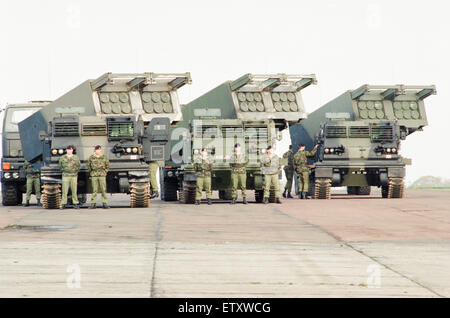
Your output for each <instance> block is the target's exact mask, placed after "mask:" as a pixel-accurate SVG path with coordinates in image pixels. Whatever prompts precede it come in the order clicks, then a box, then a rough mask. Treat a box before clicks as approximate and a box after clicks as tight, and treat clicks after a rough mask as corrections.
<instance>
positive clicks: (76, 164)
mask: <svg viewBox="0 0 450 318" xmlns="http://www.w3.org/2000/svg"><path fill="white" fill-rule="evenodd" d="M58 165H59V169H61V171H62V174H63V177H64V176H66V177H74V176H77V175H78V171H80V168H81V163H80V159H78V156H77V155H72V157H69V156H68V155H64V156H62V157H61V158H59V163H58Z"/></svg>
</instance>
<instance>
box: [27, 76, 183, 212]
mask: <svg viewBox="0 0 450 318" xmlns="http://www.w3.org/2000/svg"><path fill="white" fill-rule="evenodd" d="M187 83H191V77H190V74H189V73H182V74H159V73H139V74H114V73H106V74H104V75H103V76H101V77H99V78H98V79H95V80H87V81H85V82H83V83H82V84H80V85H79V86H77V87H75V88H74V89H72V90H71V91H69V92H68V93H66V94H64V95H63V96H61V97H60V98H58V99H57V100H55V101H54V102H52V103H50V104H49V105H47V106H46V107H44V108H42V109H41V110H40V111H38V112H36V113H35V114H33V115H32V116H30V117H29V118H27V119H25V120H24V121H21V122H20V123H19V131H20V138H21V141H22V145H23V149H24V151H23V153H24V157H25V159H27V160H28V161H30V162H32V163H34V164H36V165H38V164H40V165H41V167H42V172H41V180H42V184H43V191H42V204H43V206H44V208H47V209H51V208H59V207H60V205H61V178H62V176H61V171H60V169H59V167H58V161H59V159H60V157H61V156H62V155H64V154H65V149H66V147H67V146H68V145H73V146H74V147H75V154H77V155H78V157H79V158H80V161H81V170H80V172H79V174H78V193H79V196H80V201H81V202H82V203H83V202H85V201H86V194H87V193H91V192H92V189H91V183H90V182H88V181H89V173H88V171H87V161H88V159H89V156H91V155H92V154H93V149H94V146H95V145H100V146H102V148H103V152H104V154H105V155H106V156H107V157H108V158H109V160H110V169H109V172H108V175H107V177H106V178H107V192H108V193H127V194H130V206H131V207H146V206H148V205H149V203H150V190H149V168H148V162H150V161H164V160H166V159H168V158H169V155H170V151H169V150H170V149H169V146H170V145H169V136H170V124H171V123H173V122H176V121H179V120H181V119H182V113H181V106H180V103H179V99H178V94H177V89H178V88H180V87H181V86H183V85H185V84H187Z"/></svg>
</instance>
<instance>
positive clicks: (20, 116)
mask: <svg viewBox="0 0 450 318" xmlns="http://www.w3.org/2000/svg"><path fill="white" fill-rule="evenodd" d="M48 103H50V102H49V101H32V102H29V103H23V104H8V105H6V107H5V108H4V109H3V111H2V112H3V126H2V175H1V178H2V179H1V182H2V204H3V205H18V204H21V203H22V197H23V194H24V193H25V192H26V174H25V171H24V170H23V164H24V158H23V152H22V143H21V142H20V136H19V127H18V124H19V122H20V121H22V120H24V119H26V118H27V117H29V116H31V115H32V114H34V113H35V112H37V111H39V110H40V109H41V108H42V107H44V106H46V105H48Z"/></svg>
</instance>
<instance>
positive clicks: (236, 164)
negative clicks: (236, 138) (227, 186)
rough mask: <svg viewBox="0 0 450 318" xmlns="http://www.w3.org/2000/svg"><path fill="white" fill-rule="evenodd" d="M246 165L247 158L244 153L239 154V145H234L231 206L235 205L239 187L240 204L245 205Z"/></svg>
mask: <svg viewBox="0 0 450 318" xmlns="http://www.w3.org/2000/svg"><path fill="white" fill-rule="evenodd" d="M247 163H248V157H247V156H246V155H245V153H241V145H240V144H235V145H234V154H233V157H232V158H231V163H230V165H231V182H232V184H233V185H232V193H231V197H232V200H231V204H235V203H236V200H237V189H238V187H240V189H241V192H242V203H244V204H247V198H246V190H247V189H246V187H247V172H246V169H245V168H246V166H247Z"/></svg>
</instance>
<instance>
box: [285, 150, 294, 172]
mask: <svg viewBox="0 0 450 318" xmlns="http://www.w3.org/2000/svg"><path fill="white" fill-rule="evenodd" d="M283 158H287V160H288V163H287V165H285V166H284V170H289V171H294V153H293V152H292V151H291V150H289V151H286V152H285V153H284V154H283Z"/></svg>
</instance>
